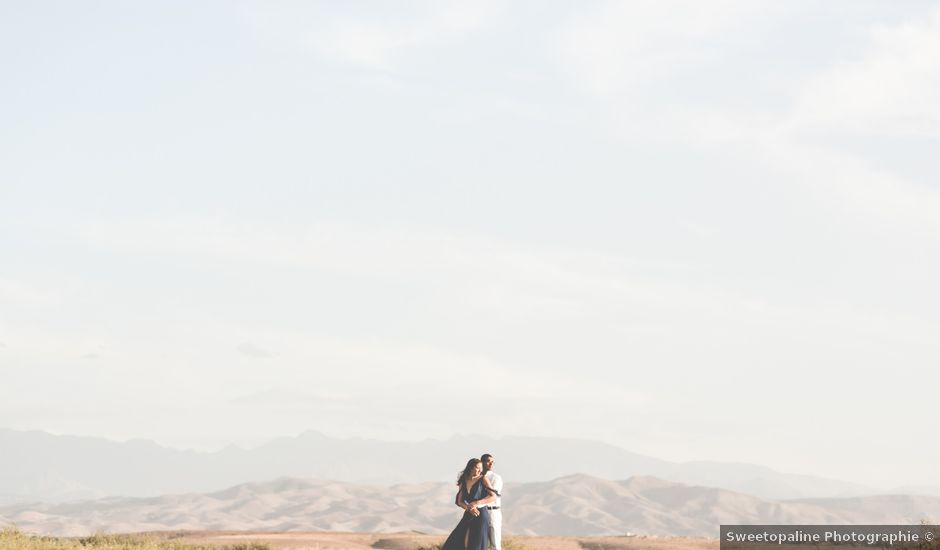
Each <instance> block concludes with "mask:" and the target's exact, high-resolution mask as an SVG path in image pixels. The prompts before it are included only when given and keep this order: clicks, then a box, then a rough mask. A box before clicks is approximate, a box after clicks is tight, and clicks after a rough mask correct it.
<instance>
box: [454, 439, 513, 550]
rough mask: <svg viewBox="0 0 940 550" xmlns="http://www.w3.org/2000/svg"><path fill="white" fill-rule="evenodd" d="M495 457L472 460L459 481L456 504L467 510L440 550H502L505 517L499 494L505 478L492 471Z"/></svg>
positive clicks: (487, 456)
mask: <svg viewBox="0 0 940 550" xmlns="http://www.w3.org/2000/svg"><path fill="white" fill-rule="evenodd" d="M495 463H496V461H495V460H493V455H490V454H485V455H483V456H481V457H480V458H471V459H470V461H469V462H467V466H466V467H465V468H464V469H463V471H461V472H460V477H458V478H457V485H459V486H460V488H459V489H458V490H457V498H456V499H455V500H454V503H455V504H456V505H457V506H460V507H461V508H463V509H464V513H463V517H462V518H460V523H458V524H457V527H456V528H455V529H454V530H453V532H452V533H451V534H450V536H449V537H447V541H446V542H444V546H442V547H441V550H488V549H489V547H490V545H492V546H493V548H494V549H495V550H502V548H501V546H500V544H501V542H500V539H501V535H500V530H501V528H502V523H503V516H502V512H501V511H500V502H499V499H500V491H502V490H503V478H501V477H499V475H498V474H497V473H496V472H494V471H493V465H494V464H495Z"/></svg>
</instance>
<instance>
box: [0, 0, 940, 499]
mask: <svg viewBox="0 0 940 550" xmlns="http://www.w3.org/2000/svg"><path fill="white" fill-rule="evenodd" d="M0 71H2V72H0V74H2V83H0V381H2V383H0V427H6V428H14V429H41V430H47V431H51V432H54V433H64V434H79V435H94V436H102V437H108V438H113V439H128V438H148V439H153V440H155V441H157V442H159V443H161V444H165V445H168V446H174V447H187V448H197V449H215V448H219V447H221V446H223V445H225V444H228V443H237V444H242V445H252V444H257V443H260V442H263V441H265V440H267V439H269V438H271V437H275V436H282V435H295V434H297V433H299V432H302V431H304V430H307V429H315V430H319V431H322V432H324V433H327V434H329V435H333V436H362V437H374V438H381V439H409V440H417V439H424V438H429V437H433V438H444V437H448V436H450V435H453V434H456V433H487V434H490V435H496V436H501V435H544V436H566V437H570V436H577V437H585V438H591V439H597V440H601V441H605V442H608V443H612V444H616V445H619V446H622V447H625V448H627V449H630V450H632V451H635V452H641V453H646V454H650V455H653V456H656V457H659V458H665V459H671V460H697V459H710V460H726V461H743V462H754V463H759V464H765V465H767V466H771V467H774V468H777V469H779V470H782V471H787V472H795V473H807V474H817V475H824V476H830V477H837V478H841V479H847V480H852V481H858V482H863V483H870V484H874V485H881V486H884V487H889V486H892V485H898V484H902V483H934V484H938V483H940V474H938V471H937V469H936V463H937V459H938V457H940V440H938V439H937V437H936V434H935V433H934V431H935V430H934V428H935V427H936V421H937V413H936V391H937V388H938V387H940V368H938V367H940V364H938V359H940V338H938V334H940V291H938V284H937V282H936V280H937V279H938V278H940V185H938V183H937V179H936V174H938V172H940V155H937V154H936V152H937V151H938V150H940V94H938V93H937V90H940V3H938V2H935V1H932V2H926V1H915V0H911V1H905V2H885V1H880V0H879V1H864V0H845V1H841V2H823V1H798V0H794V1H787V2H776V1H767V2H756V1H753V0H741V1H724V0H714V1H709V2H700V1H698V0H689V1H663V0H655V1H632V2H581V1H571V2H480V1H473V2H466V3H455V2H442V1H433V2H409V3H399V2H395V3H384V2H364V1H362V2H332V3H330V2H300V1H298V2H260V1H259V2H248V1H226V2H211V1H204V2H196V3H193V2H182V1H180V2H150V3H144V2H131V3H128V2H121V1H114V2H95V1H92V2H81V3H76V2H15V1H6V2H0Z"/></svg>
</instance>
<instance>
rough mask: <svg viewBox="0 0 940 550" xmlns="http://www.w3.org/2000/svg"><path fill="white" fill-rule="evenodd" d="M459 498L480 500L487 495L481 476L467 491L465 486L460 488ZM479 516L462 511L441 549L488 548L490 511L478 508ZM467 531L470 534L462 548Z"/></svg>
mask: <svg viewBox="0 0 940 550" xmlns="http://www.w3.org/2000/svg"><path fill="white" fill-rule="evenodd" d="M460 491H461V493H463V494H461V495H460V498H461V499H462V500H464V501H468V502H469V501H472V500H480V499H483V498H486V497H488V496H489V494H488V492H487V490H486V486H485V485H483V478H480V479H478V480H477V482H476V483H474V484H473V487H471V488H470V492H469V493H467V490H466V488H465V486H461V488H460ZM478 510H479V511H480V515H479V516H474V515H473V514H471V513H470V512H466V511H465V512H464V513H463V517H462V518H460V523H458V524H457V527H456V528H454V530H453V532H452V533H451V534H450V536H449V537H447V541H445V542H444V546H442V547H441V550H488V548H489V546H490V511H489V510H487V509H486V508H478ZM468 531H469V533H470V536H469V537H467V538H466V540H467V546H466V548H464V545H463V544H464V540H465V539H464V537H465V536H466V535H467V532H468Z"/></svg>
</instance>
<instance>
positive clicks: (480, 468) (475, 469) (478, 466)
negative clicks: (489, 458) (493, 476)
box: [473, 462, 483, 477]
mask: <svg viewBox="0 0 940 550" xmlns="http://www.w3.org/2000/svg"><path fill="white" fill-rule="evenodd" d="M482 473H483V465H482V464H480V463H479V462H477V464H476V466H474V467H473V477H480V474H482Z"/></svg>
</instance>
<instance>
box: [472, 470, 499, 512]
mask: <svg viewBox="0 0 940 550" xmlns="http://www.w3.org/2000/svg"><path fill="white" fill-rule="evenodd" d="M483 477H485V478H486V480H487V481H489V482H490V487H492V488H493V490H494V491H496V492H497V493H500V494H502V493H503V478H502V477H500V475H499V474H497V473H496V472H493V471H489V472H486V475H485V476H483ZM486 496H491V495H490V494H487V495H486ZM499 502H500V497H498V496H497V497H496V501H495V502H491V503H489V504H480V505H478V506H477V508H486V507H487V506H499V505H500V504H499Z"/></svg>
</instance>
